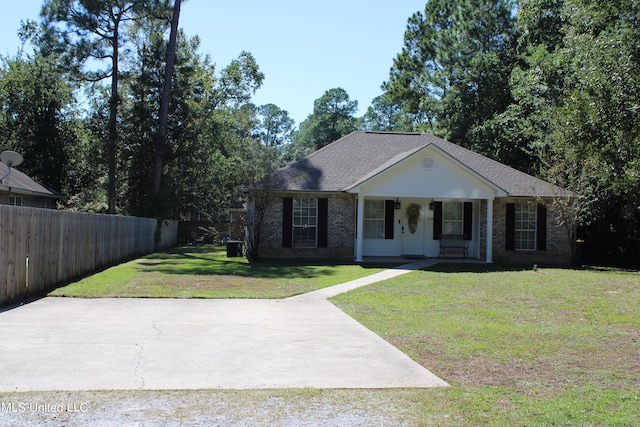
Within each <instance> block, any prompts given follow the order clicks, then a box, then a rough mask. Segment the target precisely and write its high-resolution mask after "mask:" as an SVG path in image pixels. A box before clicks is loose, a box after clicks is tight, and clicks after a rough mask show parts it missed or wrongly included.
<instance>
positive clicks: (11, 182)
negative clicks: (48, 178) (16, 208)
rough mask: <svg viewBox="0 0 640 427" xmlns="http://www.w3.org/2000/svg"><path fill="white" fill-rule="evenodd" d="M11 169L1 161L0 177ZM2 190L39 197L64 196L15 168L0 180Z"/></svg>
mask: <svg viewBox="0 0 640 427" xmlns="http://www.w3.org/2000/svg"><path fill="white" fill-rule="evenodd" d="M8 171H9V167H8V166H7V165H5V164H4V163H1V162H0V177H3V176H5V175H6V174H7V172H8ZM0 191H3V192H6V191H11V192H12V193H16V194H24V195H31V196H39V197H49V198H55V199H59V198H62V197H63V196H62V195H61V194H60V193H58V192H57V191H54V190H52V189H50V188H48V187H46V186H45V185H43V184H40V183H39V182H38V181H35V180H34V179H31V178H30V177H29V176H28V175H27V174H25V173H22V172H20V171H19V170H17V169H15V168H11V173H10V174H9V175H8V176H6V177H5V178H4V179H3V180H2V182H0Z"/></svg>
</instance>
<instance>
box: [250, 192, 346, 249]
mask: <svg viewBox="0 0 640 427" xmlns="http://www.w3.org/2000/svg"><path fill="white" fill-rule="evenodd" d="M300 196H301V195H300V193H281V194H278V195H277V196H276V197H275V198H274V199H273V203H272V204H271V206H270V208H269V209H268V210H267V212H266V215H265V221H264V224H265V225H264V229H263V230H262V233H263V240H262V244H261V246H260V253H261V256H263V257H267V258H268V257H303V258H305V257H314V258H315V257H322V258H347V259H353V257H354V251H355V247H354V245H355V236H356V229H355V227H356V196H355V195H353V194H348V193H305V194H304V197H311V198H314V197H317V198H327V199H328V216H329V218H328V224H327V226H328V233H327V234H328V242H327V247H326V248H305V249H296V248H283V247H282V199H283V198H285V197H292V198H295V197H300Z"/></svg>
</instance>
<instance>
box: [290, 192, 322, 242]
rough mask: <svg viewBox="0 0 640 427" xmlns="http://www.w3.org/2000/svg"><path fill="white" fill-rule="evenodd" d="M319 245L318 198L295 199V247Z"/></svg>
mask: <svg viewBox="0 0 640 427" xmlns="http://www.w3.org/2000/svg"><path fill="white" fill-rule="evenodd" d="M317 245H318V199H293V247H296V248H315V247H317Z"/></svg>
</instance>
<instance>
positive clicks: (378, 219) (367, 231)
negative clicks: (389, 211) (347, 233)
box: [362, 199, 385, 240]
mask: <svg viewBox="0 0 640 427" xmlns="http://www.w3.org/2000/svg"><path fill="white" fill-rule="evenodd" d="M371 203H376V204H378V203H380V204H381V205H382V209H379V208H376V211H377V212H382V216H380V217H377V216H374V217H369V216H367V210H368V209H367V204H371ZM384 209H385V201H384V200H382V199H365V201H364V212H363V217H364V222H363V232H362V236H363V238H365V239H372V240H381V239H384V227H385V224H384V219H385V212H384ZM374 222H375V223H381V224H382V227H381V228H380V233H379V234H378V235H377V236H371V235H369V234H370V233H371V231H372V230H371V229H369V227H367V225H368V224H372V223H374ZM376 230H377V229H376Z"/></svg>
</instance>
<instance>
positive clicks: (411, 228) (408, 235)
mask: <svg viewBox="0 0 640 427" xmlns="http://www.w3.org/2000/svg"><path fill="white" fill-rule="evenodd" d="M357 200H358V202H357V203H358V207H357V233H356V242H355V259H356V261H358V262H364V261H365V260H370V259H374V258H387V259H390V258H397V259H407V260H409V259H416V258H439V257H441V255H443V254H442V253H441V245H440V239H441V238H442V236H455V237H457V238H459V239H461V240H462V239H464V243H465V245H466V247H467V250H466V251H464V252H463V251H455V250H452V251H449V250H447V251H445V252H444V256H445V257H446V258H447V259H449V258H463V257H464V258H465V259H467V260H469V261H471V260H481V261H483V262H492V255H491V254H492V241H493V226H492V224H493V199H484V200H482V199H446V198H437V199H436V198H417V197H396V198H395V199H391V198H383V197H366V196H365V195H362V194H359V195H358V199H357Z"/></svg>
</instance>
